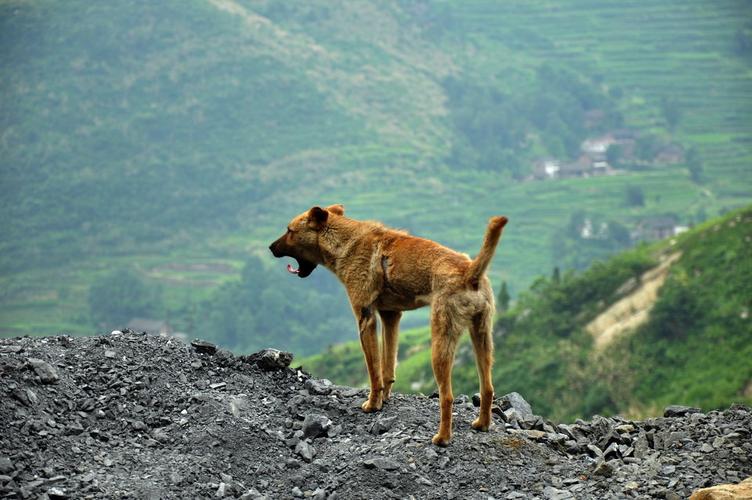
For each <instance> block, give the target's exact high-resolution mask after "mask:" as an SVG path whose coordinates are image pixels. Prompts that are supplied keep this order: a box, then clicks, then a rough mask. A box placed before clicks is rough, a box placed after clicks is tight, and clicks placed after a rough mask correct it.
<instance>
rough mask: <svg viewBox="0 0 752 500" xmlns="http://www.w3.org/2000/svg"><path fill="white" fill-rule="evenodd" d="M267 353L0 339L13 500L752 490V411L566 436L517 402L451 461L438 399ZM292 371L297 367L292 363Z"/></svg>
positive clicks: (464, 424) (466, 433)
mask: <svg viewBox="0 0 752 500" xmlns="http://www.w3.org/2000/svg"><path fill="white" fill-rule="evenodd" d="M290 361H291V357H290V356H286V355H285V353H279V352H278V351H267V352H262V353H258V354H254V355H250V356H233V355H232V354H230V353H229V352H226V351H223V350H216V349H215V348H214V346H212V345H211V344H206V343H201V342H196V343H194V345H185V344H183V343H181V342H180V341H177V340H175V339H169V338H162V337H151V336H146V335H143V334H136V333H132V332H125V333H119V332H118V333H113V334H111V335H106V336H98V337H84V338H71V337H66V336H61V337H51V338H20V339H8V340H0V397H1V398H2V401H1V402H0V425H2V427H3V429H4V432H2V435H1V436H0V497H3V498H50V499H60V498H218V497H223V496H224V497H240V498H262V497H264V496H265V497H267V498H274V499H276V498H293V497H313V498H322V499H323V498H340V499H346V498H411V497H412V498H458V499H469V498H484V499H486V498H497V499H514V498H541V499H567V498H577V499H580V498H598V499H603V498H666V499H678V498H686V497H687V496H689V494H690V493H691V492H692V491H694V490H696V489H697V488H700V487H704V486H709V485H714V484H719V483H728V482H739V481H740V480H742V479H744V478H745V477H748V476H750V475H752V439H751V437H750V430H751V429H752V410H750V409H749V408H746V407H742V406H734V407H731V408H729V409H728V410H725V411H722V412H718V411H712V412H709V413H701V412H699V411H698V410H695V409H690V408H685V407H673V408H671V407H670V408H668V409H667V413H666V415H667V416H666V417H664V418H656V419H649V420H646V421H640V422H635V421H628V420H624V419H621V418H605V417H599V416H596V417H593V419H592V420H591V421H589V422H583V421H577V422H576V423H573V424H558V425H557V424H554V423H551V422H548V421H546V420H544V419H542V418H540V417H536V416H534V415H533V413H532V411H531V409H530V408H529V406H528V405H527V404H526V403H525V401H524V400H523V399H522V398H521V397H520V396H519V395H517V394H514V393H513V394H511V395H508V396H507V397H504V398H500V399H499V400H498V401H497V403H498V404H497V406H496V407H495V408H494V418H495V426H494V427H493V428H492V429H491V430H490V431H489V432H487V433H478V432H474V431H472V430H471V429H470V422H471V421H472V419H473V418H474V417H475V415H476V413H477V409H476V408H475V407H474V405H473V398H471V397H467V396H459V397H457V399H456V401H455V409H456V417H455V434H454V440H453V442H452V444H451V446H449V447H448V448H437V447H435V446H432V445H431V444H430V439H431V436H432V435H433V433H434V432H435V430H436V424H437V421H438V404H437V400H436V399H432V398H430V397H424V396H415V395H401V394H397V395H396V396H394V398H393V399H392V400H391V401H390V402H389V403H388V404H386V405H385V406H384V409H383V411H382V412H381V413H378V414H364V413H362V412H361V411H360V408H359V407H360V403H361V402H362V400H363V399H364V397H365V392H364V391H361V390H358V389H353V388H349V387H337V386H333V385H331V384H330V383H328V382H327V381H322V380H316V379H313V378H310V377H309V376H308V375H307V374H305V373H304V372H302V371H300V370H298V369H293V368H290V367H288V365H289V363H290ZM293 364H294V363H293Z"/></svg>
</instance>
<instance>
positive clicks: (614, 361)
mask: <svg viewBox="0 0 752 500" xmlns="http://www.w3.org/2000/svg"><path fill="white" fill-rule="evenodd" d="M750 241H752V208H746V209H744V210H740V211H736V212H733V213H731V214H729V215H727V216H725V217H723V218H720V219H713V220H711V221H709V222H707V223H705V224H703V225H702V226H700V227H698V228H695V229H693V230H692V231H689V232H687V233H684V234H682V235H680V236H679V237H677V238H675V239H672V240H670V241H669V240H667V241H662V242H660V243H657V244H654V245H651V246H642V247H640V248H637V249H634V250H630V251H628V252H625V253H622V254H619V255H617V256H615V257H613V258H611V259H610V260H608V261H605V262H598V263H596V264H594V265H593V266H592V267H590V268H589V269H587V270H586V271H584V272H581V273H573V272H570V273H564V274H563V275H560V276H558V277H556V276H553V277H550V278H549V277H542V278H540V279H538V280H537V281H536V282H535V283H534V284H533V286H532V287H531V288H530V289H529V290H527V291H526V292H524V293H522V294H520V297H519V300H518V301H517V302H516V304H515V305H514V307H512V308H511V310H509V311H507V312H505V313H503V314H501V315H500V316H499V318H498V319H497V322H496V327H495V333H494V336H495V350H496V364H495V366H494V370H493V374H494V384H495V389H496V393H497V394H503V393H506V392H510V391H518V392H520V393H522V394H524V395H525V397H526V398H528V399H529V401H530V402H531V404H532V405H533V407H534V408H535V410H536V411H537V412H539V413H541V414H543V415H546V416H548V417H551V418H556V419H572V418H576V417H583V416H585V417H586V416H590V415H592V414H594V413H601V414H615V413H621V414H627V415H642V416H645V415H656V414H658V413H659V412H660V411H661V410H662V408H664V407H665V406H666V405H669V404H687V405H696V406H700V407H702V408H705V409H712V408H721V407H726V406H728V405H729V404H731V403H732V402H742V403H749V402H750V401H752V364H750V362H749V360H750V359H752V343H750V342H749V339H750V338H752V323H751V320H750V310H752V250H751V249H750V245H749V243H750ZM661 263H664V264H663V266H661ZM496 265H498V264H496ZM656 269H659V270H660V269H663V270H665V271H666V274H665V275H662V274H660V273H659V274H656V272H655V270H656ZM657 276H662V277H661V278H660V279H661V280H663V279H665V281H660V283H661V284H662V286H660V287H659V288H658V294H657V297H654V298H649V297H646V295H647V293H646V292H645V290H646V288H650V286H652V285H651V280H652V279H655V278H656V277H657ZM619 304H623V305H624V307H622V308H621V309H622V312H624V313H625V314H624V316H623V317H621V318H619V317H618V314H619V313H618V312H616V313H615V312H614V311H615V310H618V309H619V308H620V307H619ZM641 308H644V309H645V312H647V313H649V314H648V319H647V321H645V322H641V323H639V324H635V327H634V328H631V329H626V330H624V331H621V332H619V333H618V334H615V335H614V336H613V337H612V338H611V339H610V340H609V341H607V342H606V341H605V337H604V338H603V340H604V342H603V343H602V344H601V341H599V340H597V339H598V337H599V336H600V335H599V334H598V332H599V331H600V332H602V331H604V330H597V329H596V330H595V332H594V331H592V330H591V326H590V325H592V324H594V320H596V318H599V319H600V320H601V322H602V324H605V325H608V326H613V325H616V326H617V327H618V326H620V325H621V326H623V325H624V324H626V323H628V322H629V321H630V320H631V319H632V318H634V317H635V316H636V315H638V314H640V311H641ZM609 315H610V316H612V317H611V318H609ZM616 319H620V321H621V322H620V323H619V322H618V321H615V320H616ZM604 321H605V323H603V322H604ZM403 337H404V338H403V339H401V346H400V351H399V359H400V362H399V365H398V369H397V383H396V385H395V387H397V388H398V390H402V391H410V390H413V391H414V390H419V391H423V392H426V393H430V392H432V391H433V390H434V386H435V384H434V382H433V378H432V372H431V366H430V332H429V331H428V329H421V330H414V331H407V332H404V334H403ZM302 364H303V365H304V366H305V367H306V368H307V369H309V370H310V371H311V372H312V373H314V374H315V375H317V376H321V377H328V378H331V379H332V380H333V381H336V382H339V383H347V384H363V383H364V380H366V375H365V371H364V367H363V362H362V354H361V352H360V347H359V345H358V343H357V342H350V343H347V344H343V345H339V346H334V347H332V348H330V349H329V350H328V351H327V352H325V353H322V354H320V355H317V356H313V357H310V358H306V359H303V360H302ZM453 381H454V387H455V394H459V393H466V394H472V393H474V392H477V390H478V389H477V385H478V381H477V374H476V370H475V361H474V357H473V353H472V348H471V345H470V343H469V341H468V340H467V336H465V337H464V340H463V342H462V343H461V344H460V346H459V348H458V354H457V361H456V363H455V369H454V377H453Z"/></svg>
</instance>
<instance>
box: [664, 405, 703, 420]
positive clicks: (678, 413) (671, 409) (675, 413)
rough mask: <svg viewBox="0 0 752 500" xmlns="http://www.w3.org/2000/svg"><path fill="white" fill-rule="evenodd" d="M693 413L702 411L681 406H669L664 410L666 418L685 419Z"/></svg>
mask: <svg viewBox="0 0 752 500" xmlns="http://www.w3.org/2000/svg"><path fill="white" fill-rule="evenodd" d="M691 413H702V410H701V409H700V408H694V407H692V406H681V405H671V406H667V407H666V409H665V410H663V416H664V417H683V416H684V415H689V414H691Z"/></svg>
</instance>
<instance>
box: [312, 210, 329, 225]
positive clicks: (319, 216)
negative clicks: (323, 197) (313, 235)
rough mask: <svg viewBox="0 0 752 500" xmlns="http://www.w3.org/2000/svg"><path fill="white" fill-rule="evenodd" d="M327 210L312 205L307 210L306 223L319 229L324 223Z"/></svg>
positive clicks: (326, 217)
mask: <svg viewBox="0 0 752 500" xmlns="http://www.w3.org/2000/svg"><path fill="white" fill-rule="evenodd" d="M328 218H329V212H327V211H326V210H324V209H323V208H321V207H313V208H311V209H310V210H309V211H308V225H309V226H311V227H313V228H314V229H320V228H322V227H324V224H326V220H327V219H328Z"/></svg>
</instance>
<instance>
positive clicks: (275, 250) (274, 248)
mask: <svg viewBox="0 0 752 500" xmlns="http://www.w3.org/2000/svg"><path fill="white" fill-rule="evenodd" d="M269 250H270V251H271V252H272V255H274V256H275V257H277V258H279V257H283V254H282V252H281V251H280V250H279V240H277V241H275V242H273V243H272V244H271V245H269Z"/></svg>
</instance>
